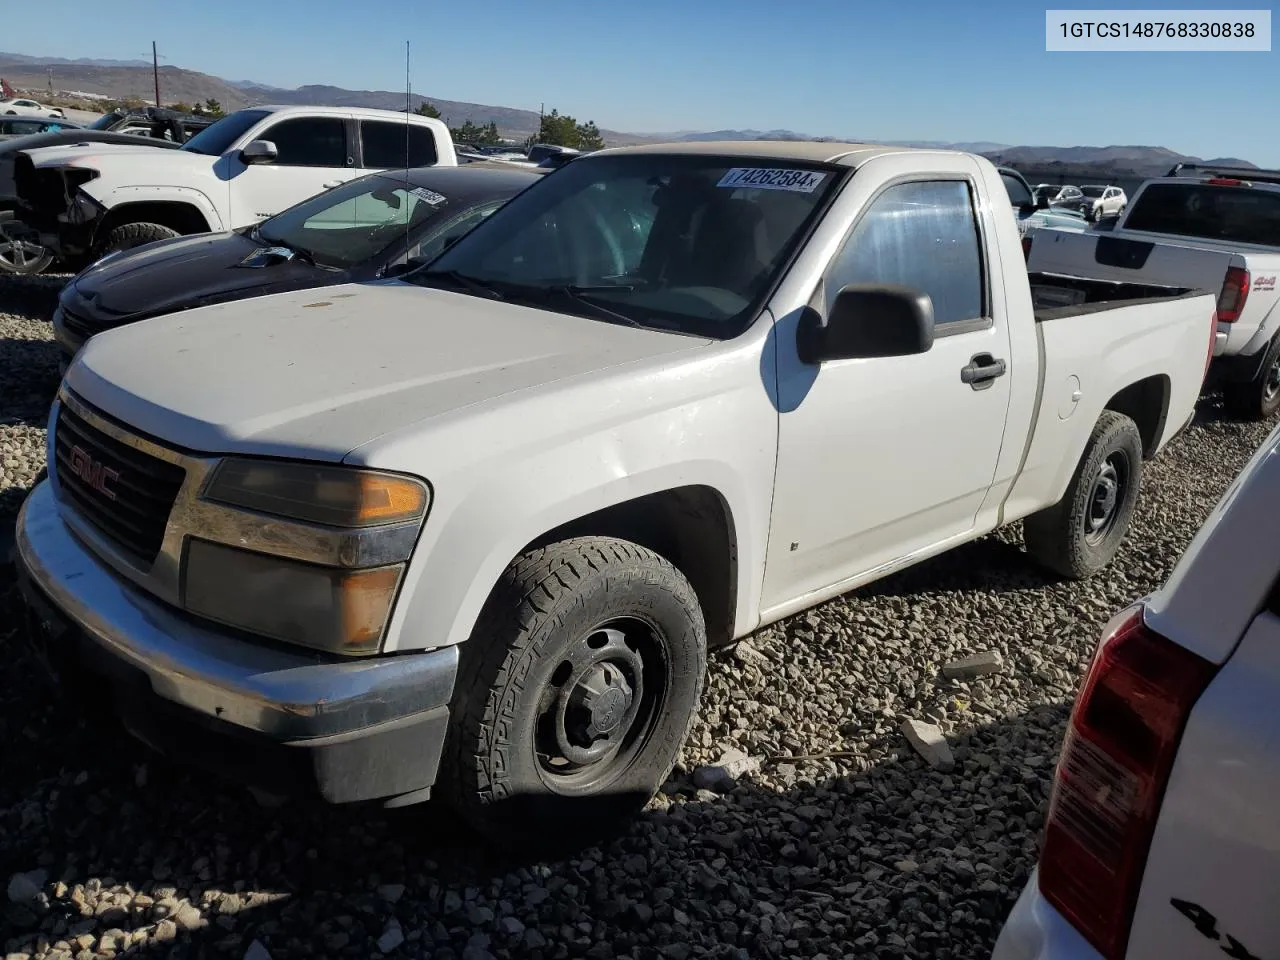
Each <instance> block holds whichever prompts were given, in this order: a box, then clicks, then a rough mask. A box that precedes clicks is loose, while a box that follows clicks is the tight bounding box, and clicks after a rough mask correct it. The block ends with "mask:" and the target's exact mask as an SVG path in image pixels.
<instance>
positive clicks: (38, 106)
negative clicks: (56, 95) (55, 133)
mask: <svg viewBox="0 0 1280 960" xmlns="http://www.w3.org/2000/svg"><path fill="white" fill-rule="evenodd" d="M0 115H4V116H7V117H51V118H54V119H61V118H62V117H63V116H64V114H63V112H62V110H61V109H59V108H58V107H46V106H45V105H44V104H43V103H38V102H37V101H35V100H28V99H26V98H25V97H0Z"/></svg>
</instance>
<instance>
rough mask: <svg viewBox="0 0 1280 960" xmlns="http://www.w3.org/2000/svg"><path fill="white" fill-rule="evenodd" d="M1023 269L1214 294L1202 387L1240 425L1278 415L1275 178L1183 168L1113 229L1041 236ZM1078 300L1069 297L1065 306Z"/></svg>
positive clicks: (1142, 196)
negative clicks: (1214, 318)
mask: <svg viewBox="0 0 1280 960" xmlns="http://www.w3.org/2000/svg"><path fill="white" fill-rule="evenodd" d="M1027 265H1028V269H1029V270H1032V271H1035V272H1038V273H1045V274H1059V275H1065V276H1070V277H1088V278H1091V279H1094V280H1105V281H1110V282H1114V283H1118V284H1125V283H1145V284H1176V285H1180V286H1190V287H1199V288H1201V289H1204V290H1214V291H1217V292H1218V333H1217V340H1216V342H1215V344H1214V348H1213V353H1214V361H1213V366H1212V367H1211V368H1210V371H1209V378H1208V381H1207V386H1211V387H1219V388H1221V389H1222V393H1223V399H1224V400H1225V401H1226V405H1227V407H1228V408H1229V410H1230V411H1231V412H1232V413H1233V414H1234V415H1236V416H1239V417H1241V418H1245V419H1253V420H1261V419H1265V418H1266V417H1269V416H1271V415H1272V414H1273V413H1275V412H1276V411H1277V410H1280V310H1277V309H1276V305H1277V304H1278V303H1280V290H1277V286H1276V279H1277V277H1280V171H1274V170H1272V171H1268V170H1253V169H1249V170H1236V169H1229V168H1227V169H1224V168H1222V167H1214V168H1212V169H1209V168H1205V167H1198V166H1195V165H1191V164H1180V165H1179V166H1177V167H1175V168H1174V169H1173V170H1171V171H1170V173H1169V176H1167V177H1161V178H1158V179H1155V180H1148V181H1147V182H1146V183H1144V184H1143V185H1142V186H1141V187H1139V188H1138V192H1137V194H1136V195H1135V196H1134V198H1133V204H1132V205H1131V206H1130V207H1129V208H1128V210H1127V211H1126V212H1125V214H1124V215H1123V216H1122V217H1121V219H1120V220H1119V222H1118V223H1117V224H1116V225H1115V228H1114V229H1112V230H1110V231H1107V232H1105V233H1067V232H1065V231H1059V230H1041V231H1039V232H1038V233H1037V234H1036V240H1035V244H1034V246H1033V247H1032V249H1031V254H1030V256H1029V258H1028V264H1027ZM1046 284H1047V285H1052V281H1047V282H1046ZM1079 296H1080V295H1079V293H1078V292H1074V293H1073V292H1072V291H1065V292H1064V295H1063V297H1062V300H1061V302H1071V301H1072V300H1073V299H1078V298H1079Z"/></svg>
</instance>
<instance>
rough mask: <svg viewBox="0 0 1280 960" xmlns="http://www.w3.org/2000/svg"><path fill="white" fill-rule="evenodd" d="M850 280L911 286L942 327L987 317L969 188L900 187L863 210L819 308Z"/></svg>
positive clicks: (953, 184) (951, 184)
mask: <svg viewBox="0 0 1280 960" xmlns="http://www.w3.org/2000/svg"><path fill="white" fill-rule="evenodd" d="M850 283H877V284H885V283H893V284H902V285H903V286H908V287H913V288H915V289H917V290H921V291H923V292H924V293H927V294H928V295H929V297H930V299H932V300H933V316H934V322H935V323H936V324H937V325H938V327H939V331H938V332H939V333H942V332H944V328H945V326H946V324H949V323H959V322H962V321H965V320H976V319H979V318H981V317H984V316H985V315H986V312H985V296H984V289H983V288H984V282H983V268H982V251H981V247H980V244H979V238H978V225H977V217H976V215H975V211H974V206H973V196H972V193H971V192H970V190H969V185H968V184H967V183H966V182H964V181H961V180H939V181H919V182H911V183H900V184H897V185H896V186H892V187H889V188H888V189H887V190H885V191H884V193H882V194H880V196H878V197H877V198H876V199H875V200H873V201H872V203H871V205H870V206H869V207H868V208H867V210H866V212H865V213H863V215H862V217H861V218H860V219H859V220H858V223H857V224H856V225H855V226H854V228H853V231H852V232H851V233H850V234H849V237H848V239H846V240H845V244H844V247H843V248H842V249H841V251H840V252H839V253H838V254H836V257H835V260H833V261H832V264H831V267H830V268H829V270H828V272H827V276H826V278H825V281H824V286H825V297H826V309H827V310H828V311H830V309H831V303H832V301H833V300H834V299H835V297H836V294H837V293H839V292H840V289H841V288H842V287H844V286H846V285H847V284H850Z"/></svg>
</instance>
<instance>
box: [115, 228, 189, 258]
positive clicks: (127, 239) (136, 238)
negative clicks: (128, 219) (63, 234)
mask: <svg viewBox="0 0 1280 960" xmlns="http://www.w3.org/2000/svg"><path fill="white" fill-rule="evenodd" d="M177 236H181V234H179V233H178V231H177V230H174V229H172V228H170V227H166V226H164V225H162V224H159V223H126V224H123V225H121V226H119V227H116V228H115V229H114V230H112V231H111V232H110V233H108V234H107V236H106V239H105V240H103V241H102V244H101V245H100V246H99V247H98V249H97V250H96V251H95V257H105V256H106V255H107V254H108V253H115V252H116V251H117V250H132V249H133V248H134V247H140V246H142V245H143V244H146V243H155V242H156V241H158V240H172V239H173V238H174V237H177Z"/></svg>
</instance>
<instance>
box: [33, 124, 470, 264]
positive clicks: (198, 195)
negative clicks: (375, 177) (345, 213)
mask: <svg viewBox="0 0 1280 960" xmlns="http://www.w3.org/2000/svg"><path fill="white" fill-rule="evenodd" d="M435 165H441V166H457V157H456V156H455V154H454V149H453V141H452V140H451V139H450V137H449V128H448V127H446V126H445V125H444V124H443V123H442V122H440V121H439V120H434V119H432V118H429V117H422V116H418V115H416V114H411V115H406V114H403V113H395V112H393V111H389V110H367V109H363V108H355V107H353V108H350V109H347V108H337V107H253V108H250V109H247V110H239V111H237V112H236V113H232V114H229V115H227V116H225V117H223V118H222V119H221V120H219V121H218V122H216V123H214V124H212V125H211V126H209V127H206V128H205V129H204V130H203V131H201V132H200V133H198V134H196V135H195V136H194V137H192V138H191V139H190V140H188V141H187V142H186V143H184V144H183V145H182V146H181V147H179V148H178V149H177V150H172V151H164V152H159V151H156V150H155V149H153V148H152V147H150V146H144V145H139V146H136V147H132V148H130V147H123V146H121V147H112V148H110V149H102V148H99V147H94V146H88V147H77V148H63V149H43V150H24V151H23V152H22V153H20V154H19V155H18V158H17V160H16V162H15V165H14V180H15V185H16V188H17V195H18V201H19V204H20V208H21V217H22V219H23V220H24V222H26V223H27V224H28V225H29V226H31V227H33V228H35V229H36V230H37V231H39V235H40V242H41V244H43V245H44V246H45V247H48V248H49V249H50V250H52V251H53V252H54V253H55V254H56V255H57V256H58V257H60V258H61V259H63V260H71V261H73V262H74V261H76V260H78V259H83V258H85V257H101V256H104V255H106V254H108V253H111V252H113V251H115V250H127V249H129V248H131V247H136V246H141V245H142V244H144V243H150V242H152V241H155V240H167V239H170V238H172V237H177V236H182V235H187V234H192V233H208V232H211V231H214V232H216V231H222V230H235V229H238V228H241V227H246V226H249V225H251V224H254V223H256V222H258V221H259V220H265V219H266V218H267V217H270V216H274V215H275V214H277V213H279V212H280V211H281V210H283V209H284V208H285V207H288V206H292V205H293V204H295V203H297V202H298V201H300V200H305V199H306V198H307V197H310V196H314V195H315V194H317V193H320V192H321V191H324V190H328V189H331V188H333V187H336V186H339V185H341V184H343V183H346V182H347V181H348V180H352V179H354V178H355V177H358V176H360V175H362V174H364V173H371V172H373V171H375V170H386V169H396V168H402V167H427V166H435Z"/></svg>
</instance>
